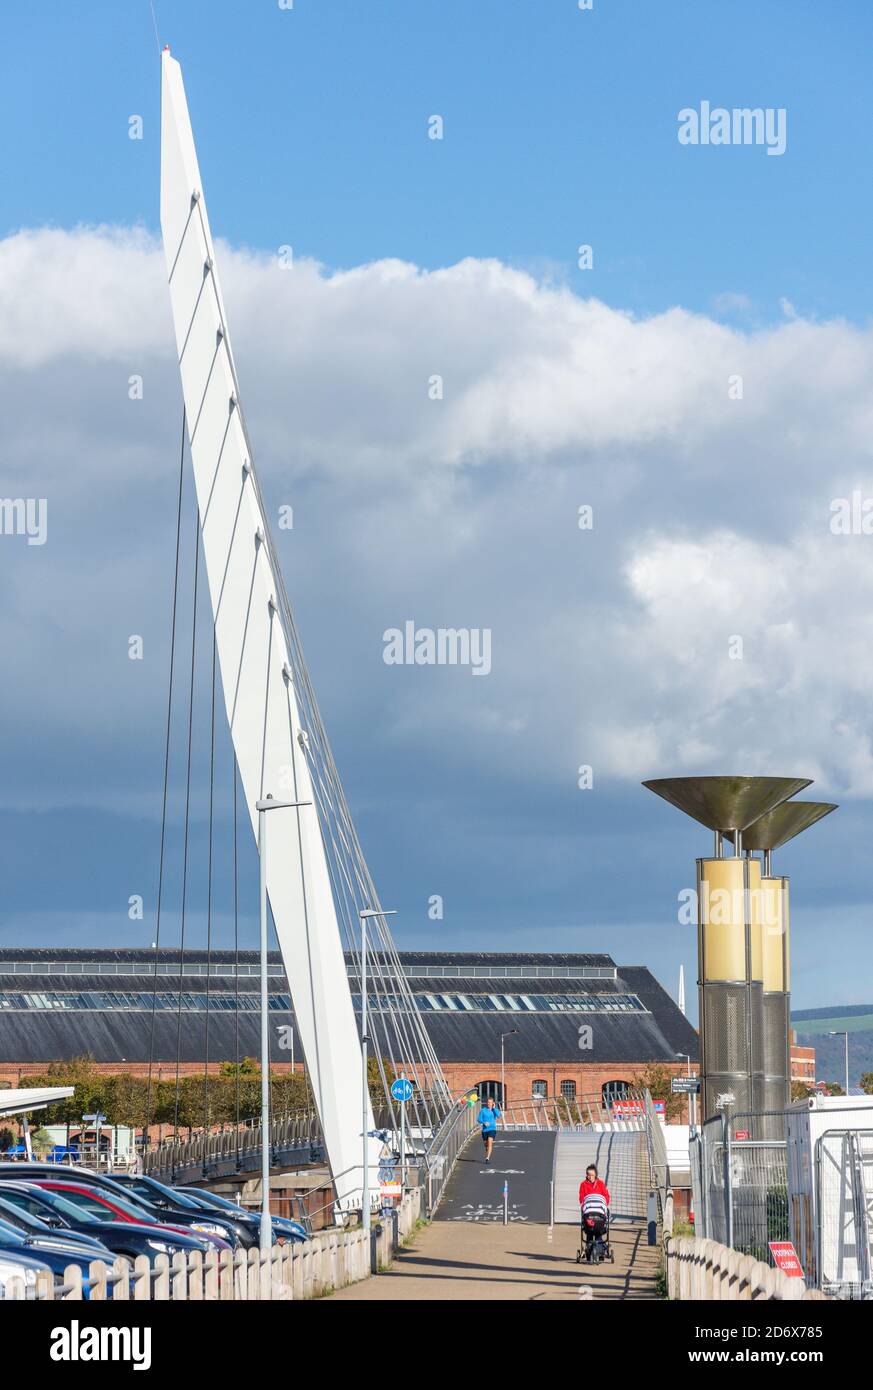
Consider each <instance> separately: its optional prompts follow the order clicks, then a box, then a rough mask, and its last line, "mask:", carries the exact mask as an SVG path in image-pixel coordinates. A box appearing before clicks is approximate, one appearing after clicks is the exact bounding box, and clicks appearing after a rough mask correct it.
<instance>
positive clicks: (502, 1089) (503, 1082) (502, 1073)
mask: <svg viewBox="0 0 873 1390" xmlns="http://www.w3.org/2000/svg"><path fill="white" fill-rule="evenodd" d="M517 1032H518V1029H517V1028H510V1029H509V1030H508V1032H506V1033H501V1034H500V1104H501V1105H502V1106H503V1109H504V1110H505V1109H506V1054H505V1051H504V1038H511V1037H512V1035H513V1033H517Z"/></svg>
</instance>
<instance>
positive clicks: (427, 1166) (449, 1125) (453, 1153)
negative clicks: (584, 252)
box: [420, 1101, 478, 1216]
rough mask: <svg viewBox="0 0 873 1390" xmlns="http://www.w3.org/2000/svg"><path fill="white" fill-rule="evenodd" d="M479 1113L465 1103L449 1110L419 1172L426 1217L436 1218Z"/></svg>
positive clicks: (435, 1134)
mask: <svg viewBox="0 0 873 1390" xmlns="http://www.w3.org/2000/svg"><path fill="white" fill-rule="evenodd" d="M477 1114H478V1109H477V1108H476V1107H474V1106H470V1105H466V1104H464V1103H463V1101H462V1102H461V1103H459V1104H458V1106H457V1107H456V1108H455V1109H454V1110H450V1111H449V1113H448V1115H447V1116H446V1118H445V1119H444V1120H443V1122H442V1124H441V1125H440V1127H439V1129H437V1130H436V1132H435V1133H434V1136H433V1139H432V1140H431V1142H430V1145H429V1146H428V1149H427V1153H426V1155H425V1157H424V1163H423V1167H422V1169H421V1170H420V1171H421V1176H422V1177H423V1179H424V1184H425V1202H426V1207H427V1215H428V1216H433V1213H434V1211H435V1210H436V1208H437V1207H438V1206H439V1204H440V1200H441V1198H442V1196H443V1193H444V1192H445V1190H446V1184H447V1183H448V1181H449V1178H450V1177H451V1175H452V1170H453V1169H454V1166H455V1163H456V1162H457V1159H458V1155H459V1154H460V1152H461V1150H462V1149H463V1147H464V1145H465V1144H466V1143H467V1140H468V1139H469V1138H470V1135H471V1134H472V1133H473V1130H474V1129H475V1128H476V1115H477Z"/></svg>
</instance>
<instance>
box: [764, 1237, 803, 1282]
mask: <svg viewBox="0 0 873 1390" xmlns="http://www.w3.org/2000/svg"><path fill="white" fill-rule="evenodd" d="M769 1245H770V1251H771V1253H772V1255H773V1259H774V1262H775V1264H776V1268H777V1269H781V1270H782V1273H783V1274H790V1275H791V1276H792V1278H794V1279H802V1278H803V1270H802V1269H801V1268H800V1261H799V1259H798V1258H797V1251H796V1250H795V1248H794V1246H793V1245H792V1244H791V1241H790V1240H771V1241H770V1242H769Z"/></svg>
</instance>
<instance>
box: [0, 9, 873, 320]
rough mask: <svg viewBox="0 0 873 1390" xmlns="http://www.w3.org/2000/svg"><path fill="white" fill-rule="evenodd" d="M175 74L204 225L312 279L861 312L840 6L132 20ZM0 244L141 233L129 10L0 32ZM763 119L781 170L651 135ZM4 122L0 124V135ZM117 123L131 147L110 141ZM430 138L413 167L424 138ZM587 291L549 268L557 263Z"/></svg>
mask: <svg viewBox="0 0 873 1390" xmlns="http://www.w3.org/2000/svg"><path fill="white" fill-rule="evenodd" d="M155 9H156V13H157V17H158V24H159V28H160V34H161V39H162V42H165V43H170V45H171V47H172V49H173V51H174V53H175V54H176V56H177V57H179V59H180V60H181V62H182V63H183V67H184V69H185V73H186V83H187V87H188V94H189V102H190V104H191V106H192V109H193V111H194V112H195V116H196V120H197V123H198V126H199V129H200V130H201V131H202V132H203V134H202V135H201V136H200V139H199V144H200V155H201V163H202V165H203V169H204V178H205V179H206V180H207V181H208V186H209V190H210V206H211V210H212V216H213V220H214V221H215V223H216V225H217V226H218V227H220V228H221V229H222V232H223V234H224V235H226V236H227V238H228V239H229V240H230V241H232V242H234V243H237V244H243V245H250V246H255V247H260V248H264V249H272V248H274V247H275V246H277V245H279V244H282V243H285V242H290V243H292V244H293V245H294V247H295V250H296V251H297V252H298V253H299V254H305V255H309V256H313V257H315V258H316V259H318V260H321V261H323V262H325V263H326V264H327V265H329V266H333V267H336V266H350V265H357V264H360V263H361V262H364V261H367V260H370V259H374V258H378V257H383V256H388V255H395V256H400V257H402V258H404V259H408V260H411V261H414V262H415V263H416V264H418V265H422V266H429V267H432V266H441V265H449V264H452V263H453V262H454V261H457V260H459V259H460V258H462V257H464V256H468V255H473V256H496V257H499V258H500V259H501V260H504V261H507V262H509V263H511V264H517V265H522V266H531V267H534V268H543V269H547V270H550V271H552V272H553V273H554V274H555V275H557V276H566V277H567V279H568V281H569V282H570V283H571V284H573V285H575V286H576V287H578V288H580V290H581V291H582V292H584V293H594V294H597V295H601V296H603V297H604V298H606V299H607V300H608V301H609V302H610V303H611V304H614V305H626V306H627V307H629V308H633V309H634V310H636V311H644V312H648V311H652V310H656V309H660V308H664V307H667V306H668V305H671V304H676V303H681V304H683V305H685V306H686V307H688V308H696V309H704V310H711V309H712V307H713V301H714V300H715V299H716V297H717V296H719V295H722V294H725V293H736V294H742V295H747V296H749V298H750V299H751V300H753V301H754V304H755V306H756V312H757V313H759V314H760V315H761V316H762V317H764V318H768V317H773V316H775V315H776V314H777V313H778V299H779V297H780V296H782V295H784V296H787V297H788V298H789V299H790V300H791V301H792V303H794V304H795V305H796V306H797V308H798V309H799V310H800V311H801V312H804V313H809V314H816V315H828V316H831V315H834V314H845V315H847V316H849V317H851V318H863V317H864V316H865V315H866V314H868V313H869V311H870V303H871V299H870V296H871V286H870V277H869V276H868V275H867V274H866V268H865V267H866V255H865V253H866V228H867V226H868V225H869V222H870V217H871V212H873V209H871V188H870V179H869V177H868V174H867V172H866V171H867V167H868V149H867V112H866V106H865V102H866V93H867V82H868V68H867V54H868V53H869V48H870V44H871V41H873V12H871V10H870V7H869V5H866V4H864V3H863V0H856V2H855V3H846V0H842V2H841V3H835V4H830V5H824V4H821V3H819V2H818V0H775V3H771V4H768V5H766V6H762V5H760V4H756V3H753V0H733V3H729V4H728V3H712V2H711V0H710V3H704V4H701V3H699V0H671V3H670V4H668V5H643V4H639V3H631V0H599V3H595V7H594V9H593V10H592V11H590V12H588V11H580V10H578V8H577V7H576V4H575V3H574V0H549V3H547V4H544V3H541V0H475V3H471V2H470V0H441V3H439V4H436V3H424V2H422V3H419V2H418V0H417V2H416V3H414V4H410V3H408V0H381V3H379V4H367V3H363V4H349V3H342V2H341V0H318V3H316V0H296V2H295V4H294V7H293V9H291V10H284V11H283V10H280V9H279V7H278V5H277V4H276V3H271V0H254V2H253V3H252V2H250V3H246V4H242V3H227V0H210V3H208V4H207V3H204V2H203V0H157V2H156V6H155ZM4 34H5V40H6V50H7V54H9V55H11V57H12V61H10V62H8V63H7V65H6V73H5V76H4V84H3V91H2V94H0V116H2V119H3V121H4V125H5V126H6V128H7V130H9V129H11V128H13V126H14V127H15V129H16V136H15V139H14V141H8V142H6V148H5V155H4V162H5V166H6V167H5V174H6V176H5V178H4V180H3V188H2V190H0V227H2V228H4V229H5V230H11V229H14V228H17V227H19V226H20V225H22V223H23V222H24V223H27V224H32V223H40V224H41V223H54V224H59V225H63V226H69V225H71V224H73V223H76V222H78V221H84V222H104V221H108V222H115V221H121V222H136V221H142V222H143V223H145V225H147V226H149V227H152V228H155V227H156V225H157V200H156V187H157V184H156V179H157V158H158V147H157V142H156V136H157V122H158V99H159V90H158V88H159V84H158V67H157V63H156V60H155V38H154V31H153V27H152V19H151V14H150V11H149V5H148V0H130V3H127V4H125V5H123V6H119V5H117V4H113V3H110V2H109V0H106V3H100V2H99V0H88V2H87V3H85V4H81V5H53V6H52V7H50V9H49V10H46V9H44V8H42V7H39V6H29V7H24V6H19V7H17V8H16V12H15V13H12V14H9V15H7V16H6V19H5V29H4ZM703 99H706V100H709V101H711V102H712V104H713V105H718V104H722V105H725V106H729V107H733V106H758V105H761V106H773V107H785V108H786V110H787V111H788V122H789V126H788V129H789V140H788V149H787V152H786V154H785V155H784V156H782V157H780V158H766V157H765V156H764V152H763V150H754V151H751V150H748V149H731V148H728V149H724V150H721V151H720V152H719V157H718V158H717V159H714V158H712V157H710V152H709V151H707V150H703V149H697V150H688V149H683V148H681V147H680V146H679V145H678V143H677V140H676V113H677V112H678V111H679V110H680V109H681V108H682V107H685V106H688V105H696V104H698V103H699V102H700V101H701V100H703ZM22 110H25V111H26V112H27V120H26V121H25V122H24V123H23V124H19V122H18V121H17V120H16V114H17V113H19V112H20V111H22ZM131 113H137V114H141V115H142V116H143V117H144V119H145V122H146V138H145V139H144V140H143V142H142V143H141V144H140V143H137V142H131V141H130V140H128V138H127V119H128V116H129V115H130V114H131ZM434 113H439V114H441V115H442V116H443V117H444V120H445V138H444V140H443V141H442V142H441V143H439V142H435V141H427V140H426V139H425V126H426V121H427V118H428V116H430V115H431V114H434ZM582 242H587V243H589V244H591V245H593V246H594V248H595V266H594V270H593V271H592V272H588V273H587V276H586V278H585V280H584V285H583V283H582V281H581V279H580V277H581V276H582V274H583V272H580V271H578V270H577V269H576V266H575V261H576V257H575V248H576V246H578V245H579V244H580V243H582Z"/></svg>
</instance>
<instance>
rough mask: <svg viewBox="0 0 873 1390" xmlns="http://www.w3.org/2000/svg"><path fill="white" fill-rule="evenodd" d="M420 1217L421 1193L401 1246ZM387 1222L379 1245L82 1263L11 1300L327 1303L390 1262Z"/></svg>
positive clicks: (413, 1197)
mask: <svg viewBox="0 0 873 1390" xmlns="http://www.w3.org/2000/svg"><path fill="white" fill-rule="evenodd" d="M420 1213H421V1189H420V1188H417V1189H414V1190H413V1191H411V1192H407V1193H406V1195H405V1196H404V1198H403V1201H402V1203H401V1205H400V1208H399V1210H398V1212H397V1221H396V1227H397V1240H398V1241H399V1240H403V1238H404V1237H405V1236H407V1235H408V1234H409V1232H410V1231H411V1230H412V1229H413V1227H414V1226H415V1223H416V1221H417V1220H418V1219H419V1216H420ZM379 1224H380V1225H381V1230H380V1231H379V1232H378V1234H374V1235H373V1236H372V1237H371V1239H368V1238H367V1237H366V1236H365V1235H364V1232H363V1231H362V1230H354V1231H339V1230H337V1231H322V1232H320V1233H319V1234H318V1235H315V1236H313V1237H312V1239H311V1240H307V1241H305V1242H303V1243H302V1244H297V1245H282V1246H274V1247H273V1249H272V1251H271V1252H270V1254H269V1255H268V1256H263V1257H262V1256H261V1253H260V1251H259V1250H236V1251H233V1250H222V1251H218V1250H210V1251H209V1253H208V1254H206V1255H203V1254H201V1252H200V1251H199V1250H195V1251H193V1252H192V1253H191V1254H190V1255H186V1254H184V1253H183V1252H181V1251H180V1252H179V1253H178V1254H176V1255H174V1256H173V1258H172V1259H170V1258H169V1257H168V1256H167V1255H158V1256H157V1259H156V1261H155V1267H154V1268H153V1267H152V1266H151V1265H150V1264H149V1261H148V1258H147V1257H146V1256H145V1255H140V1256H139V1258H138V1259H137V1260H136V1261H135V1262H134V1265H133V1267H131V1265H130V1263H129V1261H127V1260H125V1259H122V1258H119V1259H117V1260H115V1261H114V1263H113V1264H111V1265H107V1264H105V1263H104V1262H103V1261H102V1260H95V1261H94V1263H93V1264H92V1265H91V1266H90V1270H89V1273H88V1274H87V1275H85V1276H83V1274H82V1271H81V1269H80V1268H79V1266H78V1265H69V1266H68V1267H67V1269H66V1270H65V1271H64V1275H63V1279H62V1282H61V1283H60V1284H56V1282H55V1280H54V1278H53V1277H52V1276H51V1275H50V1274H48V1273H43V1274H40V1275H39V1276H38V1278H37V1284H36V1290H35V1292H34V1291H31V1292H30V1293H28V1292H27V1291H26V1290H25V1286H24V1282H23V1281H22V1280H10V1281H9V1283H8V1284H7V1286H6V1298H7V1299H10V1298H11V1299H24V1298H34V1297H36V1298H37V1299H55V1300H67V1299H72V1300H78V1299H82V1297H83V1293H84V1290H85V1289H87V1290H88V1291H89V1293H90V1297H91V1299H92V1300H97V1301H100V1302H106V1301H109V1300H111V1301H113V1302H127V1301H129V1300H134V1301H140V1302H142V1301H146V1302H148V1301H154V1302H166V1301H168V1300H173V1301H179V1300H190V1301H194V1302H204V1301H215V1300H221V1301H228V1302H230V1301H239V1302H244V1301H248V1302H251V1301H252V1300H261V1301H268V1302H269V1301H272V1300H280V1301H287V1300H290V1299H307V1298H320V1297H322V1296H323V1295H324V1294H326V1293H329V1292H331V1291H332V1290H334V1289H342V1288H345V1287H346V1285H347V1284H354V1283H357V1282H358V1280H360V1279H367V1278H368V1277H369V1275H370V1272H371V1260H372V1262H373V1265H374V1266H375V1268H376V1269H379V1268H382V1267H384V1266H385V1265H388V1264H389V1263H390V1261H391V1258H392V1256H393V1254H394V1250H395V1248H396V1244H395V1235H394V1227H395V1222H394V1220H393V1219H383V1220H382V1221H381V1222H380V1223H379ZM371 1241H372V1247H371ZM36 1253H37V1252H36V1251H34V1254H36Z"/></svg>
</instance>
